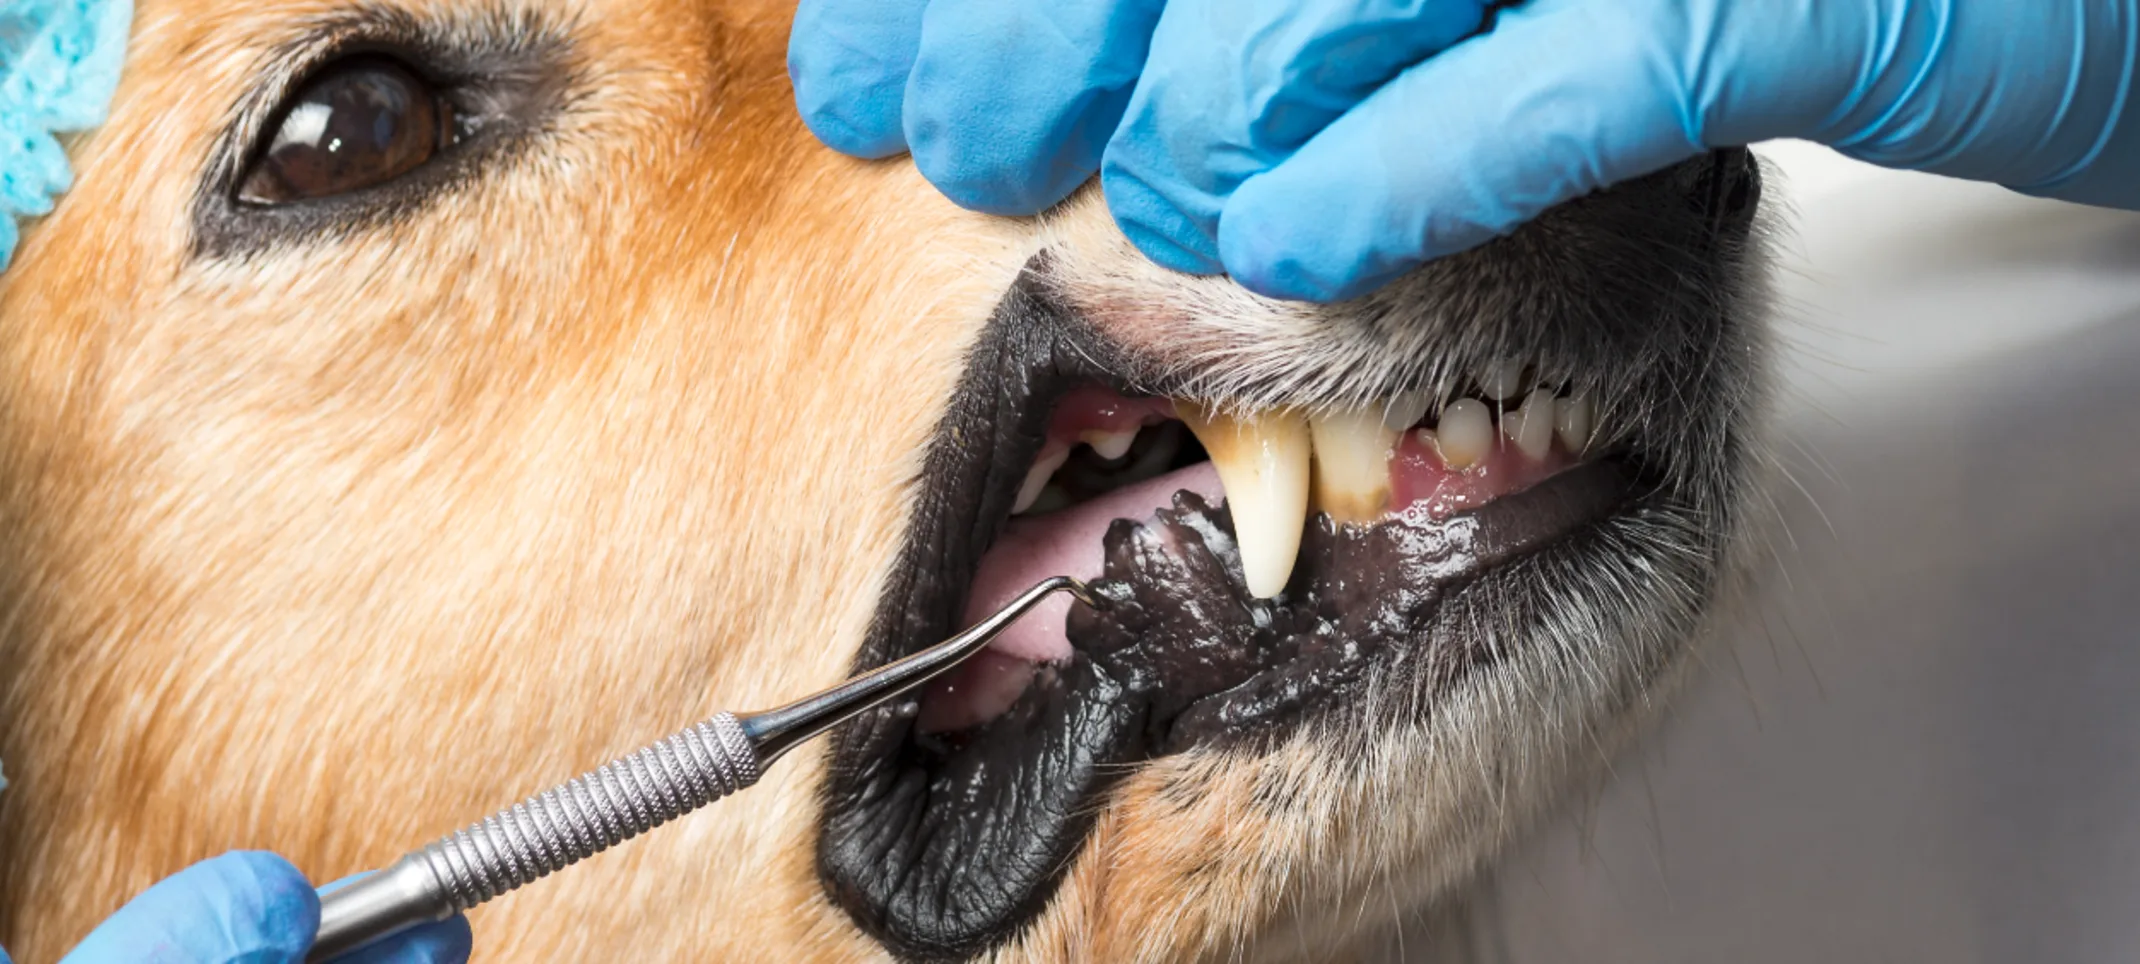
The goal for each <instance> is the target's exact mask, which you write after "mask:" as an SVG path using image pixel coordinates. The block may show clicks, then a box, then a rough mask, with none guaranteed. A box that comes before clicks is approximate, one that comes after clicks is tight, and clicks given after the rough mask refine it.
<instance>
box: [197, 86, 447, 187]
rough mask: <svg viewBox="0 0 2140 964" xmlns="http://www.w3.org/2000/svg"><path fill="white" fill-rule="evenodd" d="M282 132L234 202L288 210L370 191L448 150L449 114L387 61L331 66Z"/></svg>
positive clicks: (285, 112) (304, 92) (289, 109)
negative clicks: (294, 205)
mask: <svg viewBox="0 0 2140 964" xmlns="http://www.w3.org/2000/svg"><path fill="white" fill-rule="evenodd" d="M281 116H282V121H281V125H282V126H281V127H280V128H278V129H277V130H276V131H275V136H274V137H273V139H271V140H269V141H268V144H267V148H266V150H263V151H261V152H259V154H258V158H259V159H258V160H256V161H254V162H253V166H252V168H251V169H249V170H248V171H246V173H245V180H244V182H243V183H242V184H240V185H239V187H238V200H240V201H243V202H245V203H248V204H287V203H289V202H291V201H301V200H305V199H307V198H321V197H329V196H332V195H336V194H347V193H349V192H351V191H356V190H360V189H362V188H367V187H371V186H373V185H375V184H380V183H383V182H386V181H389V180H392V179H394V178H396V177H400V176H401V175H403V174H407V173H408V172H410V171H412V170H415V169H416V168H417V167H418V166H420V165H422V164H423V163H424V162H425V161H428V160H430V159H431V158H433V157H435V156H437V154H438V152H439V151H441V150H444V149H445V148H446V147H448V146H450V145H451V143H452V131H453V110H452V107H451V106H450V105H448V104H447V103H446V101H445V100H444V99H442V98H440V97H439V96H438V93H437V92H436V91H434V90H433V89H432V88H431V87H430V85H428V84H426V83H424V82H423V81H422V80H420V79H418V78H417V77H416V75H414V74H412V73H410V72H409V70H408V69H407V68H405V67H402V66H401V65H399V64H396V63H394V62H393V61H390V60H383V59H379V58H370V57H367V58H360V59H353V60H349V61H345V62H343V63H338V64H334V65H332V66H329V67H328V68H326V69H325V70H323V71H321V72H320V73H318V74H316V75H314V76H313V77H312V79H311V80H308V81H306V82H305V86H304V87H303V88H302V89H300V90H298V92H297V93H296V95H295V96H293V97H291V98H290V99H289V100H288V101H287V102H285V104H284V106H283V108H282V111H281Z"/></svg>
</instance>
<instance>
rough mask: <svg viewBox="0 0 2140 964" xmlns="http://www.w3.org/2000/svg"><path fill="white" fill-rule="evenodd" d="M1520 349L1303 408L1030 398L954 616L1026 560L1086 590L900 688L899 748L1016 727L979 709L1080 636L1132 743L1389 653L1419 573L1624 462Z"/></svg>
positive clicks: (1410, 608)
mask: <svg viewBox="0 0 2140 964" xmlns="http://www.w3.org/2000/svg"><path fill="white" fill-rule="evenodd" d="M1535 370H1536V369H1535V368H1529V367H1526V366H1524V365H1521V364H1517V363H1507V364H1502V365H1498V366H1495V368H1494V370H1491V371H1487V372H1481V373H1477V374H1475V375H1473V376H1471V377H1469V378H1467V379H1466V382H1465V384H1464V385H1463V387H1462V394H1459V395H1456V396H1454V397H1452V398H1449V399H1446V400H1441V399H1429V398H1427V397H1426V393H1425V392H1422V391H1409V392H1405V393H1401V394H1400V395H1399V396H1397V397H1394V398H1391V399H1387V400H1385V401H1384V402H1382V403H1381V404H1378V405H1371V406H1349V407H1348V408H1347V409H1346V410H1344V411H1339V412H1310V413H1302V412H1296V411H1284V410H1280V411H1265V412H1257V413H1240V414H1234V415H1226V414H1220V413H1218V412H1214V411H1211V410H1209V409H1207V408H1206V407H1205V406H1203V405H1200V404H1198V403H1195V402H1191V401H1186V400H1182V399H1170V398H1166V397H1164V396H1132V395H1125V394H1123V393H1122V392H1121V391H1119V390H1117V389H1115V388H1112V387H1109V386H1107V385H1103V384H1100V383H1098V382H1095V381H1086V382H1082V383H1079V384H1077V385H1076V387H1074V388H1072V389H1070V391H1068V392H1067V393H1065V394H1063V395H1062V396H1060V397H1058V398H1056V399H1054V400H1053V403H1052V405H1049V406H1048V408H1049V411H1050V414H1049V417H1048V422H1047V428H1046V430H1045V432H1044V433H1043V434H1042V436H1041V439H1042V440H1041V445H1040V452H1039V454H1038V456H1037V457H1035V458H1034V459H1033V460H1032V462H1031V464H1030V465H1029V466H1028V467H1027V469H1026V472H1025V475H1024V477H1023V478H1022V479H1021V480H1020V482H1019V484H1018V488H1017V491H1016V495H1015V499H1014V501H1013V503H1012V507H1011V518H1010V520H1009V523H1008V525H1006V526H1005V527H1004V529H1003V532H1002V534H1001V535H999V536H998V537H997V539H996V540H995V543H994V544H993V545H992V546H990V548H989V550H988V551H987V552H986V553H985V554H983V555H982V557H981V559H980V562H979V564H978V566H977V567H976V569H975V571H974V573H973V577H972V581H971V584H970V588H969V590H968V591H967V593H966V605H965V608H964V613H963V615H962V617H961V619H960V621H959V623H960V625H961V626H965V625H971V624H973V623H975V622H979V621H980V620H981V619H982V618H984V617H986V616H987V615H988V614H989V613H991V612H994V611H995V610H997V609H999V608H1001V607H1002V606H1004V605H1005V604H1007V603H1008V602H1009V601H1010V600H1011V599H1012V598H1013V597H1015V596H1017V595H1018V594H1019V593H1020V592H1022V591H1023V590H1024V589H1025V588H1027V587H1029V586H1031V585H1033V584H1034V583H1036V582H1039V581H1040V580H1042V579H1045V578H1047V577H1048V576H1050V575H1070V576H1074V577H1076V578H1079V579H1083V580H1086V581H1087V582H1089V583H1091V584H1092V585H1093V588H1094V591H1095V593H1096V594H1097V595H1099V596H1100V597H1101V598H1103V599H1104V600H1106V601H1107V604H1106V605H1105V607H1104V610H1103V611H1101V612H1093V611H1091V610H1083V609H1082V607H1080V609H1081V611H1078V612H1075V613H1073V612H1072V611H1071V609H1072V603H1071V602H1070V600H1069V598H1068V597H1058V598H1057V599H1056V600H1054V601H1051V603H1049V604H1047V606H1048V608H1047V609H1045V610H1043V611H1042V612H1040V613H1038V614H1036V615H1035V616H1034V617H1032V618H1029V619H1027V620H1025V621H1023V622H1021V623H1018V624H1015V625H1013V626H1012V627H1011V628H1010V629H1009V630H1008V631H1006V632H1005V633H1004V634H1003V635H1002V636H1000V637H998V638H997V639H996V641H995V642H994V643H993V644H992V645H991V646H990V647H989V648H988V649H987V650H985V651H983V652H982V653H981V654H980V655H978V656H976V657H975V658H974V659H972V660H970V661H968V662H967V663H966V664H965V665H964V666H962V667H961V668H960V669H959V670H958V671H956V672H954V673H952V674H950V675H949V676H947V677H946V678H944V679H941V680H938V681H937V682H936V683H935V684H934V685H933V686H931V687H929V688H928V689H927V691H926V692H925V693H924V694H923V695H922V697H921V699H920V701H919V703H918V707H917V709H916V712H915V717H914V736H913V744H914V746H915V748H916V749H917V750H918V751H920V752H922V753H926V754H931V755H934V756H936V757H938V758H943V759H948V758H950V757H952V756H956V755H959V754H961V753H964V752H966V751H967V750H968V749H969V748H971V747H975V746H982V747H984V748H993V749H998V750H1002V751H1010V752H1018V751H1020V750H1026V751H1030V750H1031V749H1032V746H1031V744H1030V743H1029V742H1028V741H1021V740H1016V739H1011V740H1008V741H1005V740H1004V739H1003V738H1002V737H1001V736H1000V735H999V734H1000V733H1002V732H1003V731H1005V730H1010V729H1014V728H1015V727H1016V726H1017V725H1018V724H1017V723H1016V722H1014V721H1007V722H1005V723H1004V725H1003V726H997V725H996V724H997V722H998V721H999V720H1001V719H1002V718H1003V717H1004V716H1005V714H1006V713H1008V712H1009V711H1010V710H1011V709H1012V708H1013V707H1015V706H1018V704H1019V702H1020V701H1021V700H1022V699H1024V698H1025V696H1026V694H1027V692H1028V691H1030V690H1032V689H1034V688H1035V687H1036V686H1038V687H1041V688H1043V689H1057V688H1060V687H1062V685H1063V680H1062V678H1061V674H1062V672H1063V671H1065V670H1066V669H1067V668H1068V667H1069V666H1070V664H1072V663H1073V662H1075V661H1078V660H1081V659H1082V660H1087V661H1090V662H1092V663H1093V664H1094V666H1093V667H1092V669H1093V671H1095V672H1098V673H1101V674H1104V675H1106V676H1107V677H1108V678H1109V680H1110V682H1112V683H1115V684H1120V685H1121V686H1123V687H1124V694H1123V695H1124V696H1125V697H1128V698H1131V699H1132V700H1133V701H1134V702H1138V703H1141V704H1142V705H1143V710H1144V712H1143V713H1142V714H1141V717H1142V718H1141V719H1140V720H1139V721H1138V722H1139V723H1140V724H1141V732H1138V733H1135V734H1117V735H1116V736H1117V738H1118V739H1125V738H1126V739H1131V740H1132V742H1134V743H1136V744H1137V745H1138V746H1140V747H1142V748H1144V749H1145V750H1147V751H1149V752H1152V753H1169V752H1173V751H1176V750H1180V749H1184V748H1187V747H1191V746H1199V745H1215V744H1224V743H1230V742H1234V741H1239V740H1242V739H1245V738H1249V737H1251V736H1256V735H1267V734H1269V733H1271V732H1274V731H1276V730H1279V729H1282V728H1284V727H1285V726H1287V725H1290V724H1294V723H1297V722H1298V721H1299V720H1300V719H1302V718H1303V715H1304V713H1305V711H1307V710H1309V709H1311V708H1313V707H1314V706H1315V705H1316V704H1317V703H1319V702H1321V701H1324V700H1327V699H1329V698H1330V697H1332V696H1333V695H1336V694H1338V693H1339V692H1341V691H1342V690H1344V689H1345V688H1346V687H1347V686H1349V685H1352V684H1356V683H1357V682H1358V681H1359V677H1361V676H1362V675H1363V674H1365V673H1367V672H1369V671H1371V670H1372V669H1373V668H1375V667H1376V666H1377V665H1378V664H1379V662H1380V661H1381V660H1383V659H1387V658H1396V657H1398V656H1400V655H1402V650H1403V647H1402V646H1401V645H1399V644H1401V643H1402V642H1403V641H1404V640H1406V639H1408V638H1409V634H1410V632H1412V631H1414V630H1416V629H1417V628H1418V626H1419V624H1420V623H1421V622H1422V621H1423V620H1424V618H1425V617H1427V616H1429V615H1431V612H1432V609H1433V605H1434V602H1435V600H1436V599H1438V598H1439V597H1440V596H1441V595H1442V594H1444V593H1446V592H1447V591H1449V590H1450V589H1452V588H1454V587H1456V586H1458V585H1461V584H1462V583H1464V582H1468V581H1470V580H1471V579H1472V578H1475V577H1476V576H1477V575H1478V574H1479V573H1480V572H1481V571H1483V570H1485V569H1487V568H1489V567H1492V566H1495V565H1499V564H1502V563H1505V562H1508V561H1510V560H1512V559H1515V558H1518V557H1520V556H1522V555H1525V554H1527V553H1529V552H1530V551H1532V550H1533V549H1536V548H1538V547H1541V546H1543V545H1546V544H1548V543H1550V542H1552V541H1553V540H1556V539H1559V538H1560V537H1562V536H1565V535H1566V534H1567V533H1568V532H1570V531H1572V530H1573V529H1574V528H1575V527H1577V526H1579V525H1582V524H1584V523H1587V522H1589V521H1591V520H1593V519H1595V518H1597V517H1599V516H1601V515H1602V514H1604V513H1605V512H1607V511H1609V510H1610V509H1611V508H1612V507H1613V506H1614V505H1615V504H1617V503H1618V502H1619V501H1621V500H1622V499H1623V498H1624V497H1625V496H1626V494H1627V492H1628V490H1629V485H1630V483H1631V481H1632V479H1631V477H1630V475H1629V473H1628V471H1627V469H1628V467H1627V466H1626V465H1624V464H1622V463H1621V462H1620V460H1617V459H1609V458H1605V457H1604V456H1605V455H1606V454H1607V453H1610V452H1612V451H1613V448H1612V446H1611V443H1610V438H1609V436H1607V435H1602V434H1599V433H1596V432H1594V431H1593V426H1592V420H1593V418H1594V414H1595V407H1594V405H1593V404H1592V402H1591V401H1590V399H1588V398H1587V397H1586V396H1584V395H1583V394H1582V392H1581V390H1580V388H1578V387H1576V386H1572V385H1568V384H1561V385H1547V384H1538V383H1536V381H1535V379H1532V378H1530V377H1529V376H1530V373H1531V372H1533V371H1535ZM1005 447H1014V446H1005ZM967 454H968V456H969V457H971V458H975V459H990V460H992V459H994V458H995V457H996V456H997V454H998V453H989V452H986V451H981V450H978V449H977V450H974V451H970V452H968V453H967ZM1000 454H1001V455H1002V456H1003V457H1005V458H1009V459H1011V460H1016V459H1017V458H1018V457H1019V453H1017V452H1015V451H1013V452H1003V453H1000ZM951 508H952V511H953V512H966V513H974V512H978V509H979V506H978V504H977V502H976V501H975V500H969V501H968V502H967V503H966V504H961V505H954V506H952V507H951ZM1310 519H1313V520H1314V521H1313V524H1310V521H1309V520H1310ZM977 521H978V520H977ZM998 743H1002V744H1003V745H1001V746H997V745H996V744H998ZM1012 744H1016V745H1012ZM984 752H985V749H984Z"/></svg>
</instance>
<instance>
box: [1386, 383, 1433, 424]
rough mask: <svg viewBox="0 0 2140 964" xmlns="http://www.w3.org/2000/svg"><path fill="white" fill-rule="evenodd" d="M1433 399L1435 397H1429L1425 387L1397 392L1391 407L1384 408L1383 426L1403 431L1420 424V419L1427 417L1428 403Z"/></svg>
mask: <svg viewBox="0 0 2140 964" xmlns="http://www.w3.org/2000/svg"><path fill="white" fill-rule="evenodd" d="M1431 401H1433V399H1431V398H1429V397H1427V393H1426V391H1425V390H1423V389H1417V388H1415V389H1412V390H1411V391H1409V392H1399V393H1397V397H1396V398H1393V399H1390V403H1389V407H1388V408H1385V409H1383V410H1382V427H1384V428H1387V429H1389V430H1390V431H1392V432H1402V431H1404V430H1405V429H1408V428H1411V427H1412V426H1414V425H1417V424H1419V420H1420V419H1422V418H1426V417H1427V404H1428V403H1429V402H1431Z"/></svg>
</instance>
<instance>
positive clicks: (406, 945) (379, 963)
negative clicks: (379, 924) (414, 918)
mask: <svg viewBox="0 0 2140 964" xmlns="http://www.w3.org/2000/svg"><path fill="white" fill-rule="evenodd" d="M473 941H474V936H473V935H472V934H471V933H470V932H469V929H468V918H467V917H465V916H462V915H459V914H456V915H454V916H453V917H450V918H447V919H445V920H442V921H438V922H436V923H431V924H425V925H423V926H422V927H417V928H412V929H410V930H406V931H403V932H401V933H399V934H396V935H394V936H392V937H389V938H387V939H386V940H383V941H380V942H379V943H377V944H373V945H372V946H370V947H367V948H364V949H363V950H360V951H357V952H356V953H354V954H348V955H344V956H342V957H338V958H335V964H464V962H465V961H467V960H468V952H469V947H470V945H471V943H472V942H473Z"/></svg>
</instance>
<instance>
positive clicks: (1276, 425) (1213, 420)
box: [1175, 402, 1310, 599]
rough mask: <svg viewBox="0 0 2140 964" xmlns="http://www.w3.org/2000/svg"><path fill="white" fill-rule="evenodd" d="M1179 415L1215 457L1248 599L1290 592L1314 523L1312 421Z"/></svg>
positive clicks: (1195, 408)
mask: <svg viewBox="0 0 2140 964" xmlns="http://www.w3.org/2000/svg"><path fill="white" fill-rule="evenodd" d="M1175 409H1176V412H1177V414H1179V415H1180V416H1181V420H1182V422H1183V424H1186V425H1187V426H1189V431H1191V432H1194V433H1196V440H1197V441H1198V442H1201V443H1203V446H1204V451H1205V452H1208V453H1210V455H1211V464H1212V466H1213V467H1214V468H1216V469H1217V470H1218V473H1219V484H1220V485H1222V486H1225V488H1226V503H1227V505H1228V507H1229V508H1230V509H1231V511H1232V513H1233V531H1234V540H1235V541H1236V542H1238V543H1239V544H1240V547H1241V573H1242V576H1243V578H1244V580H1245V581H1246V582H1247V584H1248V591H1249V593H1250V594H1251V595H1253V596H1255V597H1257V598H1259V599H1268V598H1270V597H1272V596H1275V595H1278V593H1279V592H1281V591H1283V590H1284V589H1285V584H1286V580H1288V579H1291V578H1292V576H1293V564H1294V562H1295V561H1297V559H1298V557H1299V556H1300V531H1301V528H1302V527H1303V526H1304V525H1306V523H1307V521H1308V459H1309V451H1310V443H1309V436H1308V421H1307V419H1305V418H1303V417H1301V415H1300V413H1298V412H1295V411H1291V410H1287V409H1277V410H1272V411H1265V412H1255V413H1252V414H1248V415H1243V416H1236V415H1233V414H1228V413H1222V412H1218V411H1213V410H1210V409H1206V408H1204V407H1203V406H1201V405H1197V404H1194V403H1191V402H1176V403H1175Z"/></svg>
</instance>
